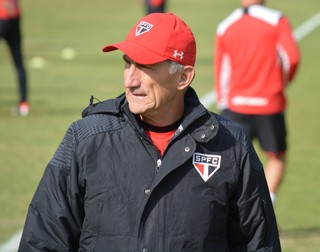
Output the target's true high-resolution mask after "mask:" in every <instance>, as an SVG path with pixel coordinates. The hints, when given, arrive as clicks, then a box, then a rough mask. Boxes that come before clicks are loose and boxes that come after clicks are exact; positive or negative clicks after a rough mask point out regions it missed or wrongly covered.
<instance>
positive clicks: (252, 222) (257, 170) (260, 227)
mask: <svg viewBox="0 0 320 252" xmlns="http://www.w3.org/2000/svg"><path fill="white" fill-rule="evenodd" d="M243 136H244V141H243V143H244V144H242V145H243V146H242V147H240V148H241V149H242V150H241V151H240V153H242V154H241V156H240V157H238V159H239V160H240V161H239V169H240V173H239V177H238V182H237V188H236V190H235V194H234V196H233V198H232V200H231V203H230V216H231V217H230V220H229V224H230V226H229V227H230V228H229V241H230V244H231V251H273V252H279V251H281V247H280V241H279V233H278V228H277V223H276V217H275V213H274V210H273V205H272V202H271V199H270V194H269V190H268V186H267V182H266V179H265V176H264V170H263V167H262V164H261V162H260V160H259V158H258V157H257V154H256V152H255V150H254V148H253V146H252V144H251V141H250V139H248V137H247V136H246V135H245V134H243Z"/></svg>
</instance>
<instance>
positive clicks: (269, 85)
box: [214, 5, 300, 114]
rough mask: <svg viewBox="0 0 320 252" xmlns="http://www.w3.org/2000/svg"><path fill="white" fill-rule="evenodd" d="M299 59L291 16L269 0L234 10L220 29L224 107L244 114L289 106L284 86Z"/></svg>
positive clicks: (218, 68)
mask: <svg viewBox="0 0 320 252" xmlns="http://www.w3.org/2000/svg"><path fill="white" fill-rule="evenodd" d="M299 60H300V55H299V50H298V46H297V44H296V41H295V39H294V38H293V34H292V30H291V27H290V24H289V21H288V19H287V18H286V17H285V16H283V15H282V13H281V12H280V11H276V10H273V9H270V8H268V7H265V6H263V5H251V6H250V7H248V8H246V9H243V8H239V9H236V10H234V11H233V12H232V13H231V14H230V15H229V16H228V17H227V18H226V19H224V20H223V21H222V22H221V23H220V24H219V25H218V27H217V32H216V40H215V55H214V72H215V89H216V93H217V106H218V108H219V109H221V110H223V109H226V108H228V109H230V110H232V111H235V112H238V113H243V114H274V113H279V112H282V111H284V110H285V108H286V98H285V94H284V88H285V86H286V84H287V83H288V82H290V81H291V80H292V79H293V77H294V75H295V73H296V70H297V66H298V63H299Z"/></svg>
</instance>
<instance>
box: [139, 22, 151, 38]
mask: <svg viewBox="0 0 320 252" xmlns="http://www.w3.org/2000/svg"><path fill="white" fill-rule="evenodd" d="M152 27H153V25H152V24H150V23H148V22H146V21H141V22H140V23H139V24H138V25H137V27H136V37H137V36H140V35H141V34H143V33H146V32H148V31H150V30H151V29H152Z"/></svg>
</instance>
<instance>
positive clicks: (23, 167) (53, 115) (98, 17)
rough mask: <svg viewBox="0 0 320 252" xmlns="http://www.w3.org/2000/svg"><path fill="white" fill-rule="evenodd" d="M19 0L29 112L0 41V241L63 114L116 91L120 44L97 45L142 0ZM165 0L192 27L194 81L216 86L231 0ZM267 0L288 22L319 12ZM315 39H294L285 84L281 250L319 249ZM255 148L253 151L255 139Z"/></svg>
mask: <svg viewBox="0 0 320 252" xmlns="http://www.w3.org/2000/svg"><path fill="white" fill-rule="evenodd" d="M21 2H22V7H23V20H22V28H23V34H24V51H25V56H26V59H25V63H26V66H27V71H28V77H29V86H30V101H31V106H32V111H31V114H30V115H29V116H28V117H15V116H12V115H11V112H10V111H11V108H12V107H13V106H15V105H16V104H17V100H18V96H17V85H16V83H15V75H14V72H13V67H12V64H11V58H10V56H9V53H8V50H7V48H6V45H5V43H4V42H3V41H1V42H0V172H1V173H0V174H1V175H0V244H2V243H4V242H5V241H6V240H7V239H8V238H9V237H11V236H12V235H13V234H15V233H17V232H18V231H19V230H21V228H22V226H23V223H24V220H25V215H26V212H27V208H28V204H29V202H30V200H31V198H32V196H33V193H34V191H35V189H36V187H37V185H38V182H39V180H40V178H41V176H42V173H43V171H44V168H45V166H46V164H47V163H48V161H49V160H50V158H51V157H52V155H53V153H54V151H55V149H56V148H57V146H58V144H59V143H60V141H61V139H62V137H63V135H64V132H65V130H66V129H67V127H68V126H69V124H70V123H71V122H73V121H75V120H77V119H79V118H80V115H81V111H82V109H83V108H84V107H86V106H87V104H88V102H89V98H90V96H91V95H94V96H95V97H97V98H98V99H99V100H104V99H107V98H111V97H114V96H116V95H118V94H120V93H121V92H122V91H123V87H122V70H123V63H122V59H121V53H120V52H114V53H110V54H103V53H102V52H101V48H102V47H103V46H104V45H106V44H108V43H111V42H116V41H118V40H122V39H123V38H124V37H125V36H126V34H127V32H128V30H129V29H130V28H131V27H132V25H133V24H134V23H135V22H136V21H137V20H138V19H140V17H142V16H143V15H144V10H143V7H142V5H141V4H140V1H139V0H118V1H102V0H95V1H75V0H69V1H60V0H58V1H50V2H47V1H43V0H32V1H21ZM169 2H170V3H169V10H170V11H172V12H175V13H176V14H178V15H179V16H181V17H182V18H183V19H184V20H185V21H186V23H187V24H188V25H189V26H190V27H191V29H192V30H193V31H194V34H195V36H196V39H197V44H198V56H197V74H196V75H197V76H196V78H195V80H194V82H193V87H194V88H195V89H196V90H197V91H198V93H199V95H200V96H203V95H204V94H206V93H207V92H209V91H211V90H212V88H213V72H212V69H213V66H212V57H213V42H214V32H215V28H216V25H217V24H218V22H219V21H220V20H221V19H223V18H224V17H225V16H226V15H227V14H228V13H229V12H230V11H231V10H232V9H234V8H235V7H237V6H238V1H224V0H220V1H219V0H200V1H195V0H172V1H170V0H169ZM268 6H270V7H274V8H279V9H281V10H283V12H284V13H285V14H287V15H288V16H289V17H290V20H291V22H292V26H293V27H294V28H296V27H298V26H299V25H300V24H302V23H303V22H304V21H305V20H307V19H309V18H310V17H311V16H313V15H315V14H316V13H319V12H320V1H319V0H308V1H307V2H303V1H297V0H282V1H276V0H273V1H272V0H270V1H269V2H268ZM319 41H320V27H318V28H317V29H315V30H314V31H313V32H312V33H310V34H308V35H307V36H306V37H304V38H303V39H302V40H300V41H299V47H300V50H301V54H302V62H301V66H300V69H299V73H298V76H297V78H296V79H295V81H294V82H293V83H292V86H291V87H290V88H289V89H288V92H287V94H288V97H289V108H288V113H287V121H288V130H289V139H288V140H289V153H288V171H287V176H286V178H285V181H284V183H283V186H282V188H281V191H280V192H279V195H278V198H277V202H276V205H275V210H276V215H277V218H278V223H279V227H280V231H281V241H282V246H283V251H285V252H287V251H288V252H290V251H294V252H300V251H301V252H305V251H308V252H309V251H311V252H316V251H320V218H319V213H320V200H319V199H320V197H319V193H318V192H319V184H320V175H319V168H320V158H319V156H320V153H319V147H318V145H319V141H320V134H319V128H320V120H319V118H318V116H319V115H320V106H318V103H319V97H320V85H319V84H320V83H319V82H320V48H319ZM66 47H71V48H73V49H74V50H75V51H76V52H77V54H76V58H75V59H74V60H69V61H68V60H63V59H62V58H61V57H60V52H61V50H62V49H63V48H66ZM33 57H42V58H43V59H44V60H45V66H44V68H42V69H35V68H32V67H31V65H30V61H31V59H32V58H33ZM211 109H212V110H214V108H213V107H212V108H211ZM257 151H258V153H259V155H260V150H259V147H258V146H257ZM261 159H262V160H264V157H263V156H262V155H261Z"/></svg>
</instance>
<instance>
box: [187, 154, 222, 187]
mask: <svg viewBox="0 0 320 252" xmlns="http://www.w3.org/2000/svg"><path fill="white" fill-rule="evenodd" d="M192 163H193V165H194V167H195V168H196V170H197V171H198V172H199V174H200V176H201V178H202V179H203V180H204V181H205V182H206V181H207V180H208V179H209V178H210V177H211V176H212V175H213V174H215V173H216V171H217V170H218V169H219V168H220V163H221V156H220V155H207V154H202V153H194V154H193V160H192Z"/></svg>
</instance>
